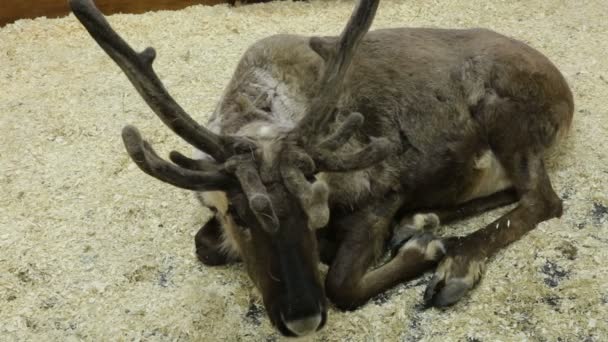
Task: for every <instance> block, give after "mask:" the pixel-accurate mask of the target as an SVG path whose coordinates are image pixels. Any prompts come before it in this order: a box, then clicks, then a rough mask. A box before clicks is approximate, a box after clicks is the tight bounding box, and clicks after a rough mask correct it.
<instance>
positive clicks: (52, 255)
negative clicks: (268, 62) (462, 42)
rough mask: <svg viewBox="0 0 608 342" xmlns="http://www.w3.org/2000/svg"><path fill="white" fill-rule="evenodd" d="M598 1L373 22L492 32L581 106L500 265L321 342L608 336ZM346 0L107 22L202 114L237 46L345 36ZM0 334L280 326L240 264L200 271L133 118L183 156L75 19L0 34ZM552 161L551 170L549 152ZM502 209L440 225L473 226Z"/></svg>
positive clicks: (247, 334)
mask: <svg viewBox="0 0 608 342" xmlns="http://www.w3.org/2000/svg"><path fill="white" fill-rule="evenodd" d="M606 6H607V4H606V2H605V1H602V0H596V1H586V2H582V3H581V2H573V1H572V2H566V1H544V0H531V1H505V2H494V1H452V2H441V3H440V2H434V1H433V2H432V1H429V2H422V1H420V2H402V1H398V0H392V1H391V0H386V1H383V3H382V4H381V6H380V10H379V11H378V15H377V17H376V18H377V19H376V21H375V24H374V27H375V28H381V27H391V26H403V25H410V26H434V27H488V28H492V29H495V30H497V31H499V32H503V33H505V34H508V35H511V36H514V37H517V38H519V39H521V40H523V41H526V42H529V43H530V44H532V45H533V46H535V47H536V48H538V49H539V50H541V51H542V52H544V53H545V54H546V55H548V56H549V57H550V58H551V59H552V60H553V61H554V62H555V63H556V64H557V66H558V67H559V68H560V69H561V70H562V72H563V73H564V75H565V77H566V78H567V79H568V81H569V83H570V84H571V86H572V89H573V92H574V94H575V100H576V103H577V108H576V114H575V120H574V127H573V129H572V132H571V133H572V134H571V137H570V139H569V140H567V141H566V143H565V146H564V148H563V149H562V150H560V152H559V154H558V156H557V158H554V159H553V162H551V165H552V171H551V176H552V179H553V182H554V185H555V188H556V189H558V193H559V194H560V195H561V197H562V198H563V199H564V205H565V214H564V216H563V217H562V218H561V219H560V220H551V221H549V222H545V223H542V224H541V225H540V226H539V227H538V228H537V229H536V230H535V231H533V232H532V233H530V234H528V235H527V236H525V238H524V239H522V240H521V241H519V242H517V243H515V244H513V245H512V246H511V247H510V248H508V249H507V250H505V251H504V252H501V253H499V254H498V256H496V257H495V258H493V259H492V260H491V262H490V263H489V265H488V269H487V272H486V274H485V277H484V279H483V280H482V282H481V284H480V285H479V286H478V288H477V289H476V290H475V291H474V292H473V293H472V295H471V296H470V297H468V298H466V299H465V300H463V301H462V302H461V303H459V304H458V305H456V306H454V307H452V308H450V309H448V310H436V309H429V310H423V309H422V308H421V306H420V303H421V296H422V292H423V290H424V286H425V282H426V280H428V276H426V277H423V278H421V279H419V280H416V281H413V282H411V283H407V284H403V285H401V286H398V287H396V288H395V289H393V290H391V291H388V292H387V293H386V294H384V295H382V296H379V297H378V298H376V299H374V300H372V301H371V302H370V303H368V304H367V305H365V306H364V307H362V308H361V309H359V310H356V311H354V312H339V311H336V310H333V309H332V310H331V311H330V314H329V315H330V316H329V322H328V324H327V326H326V327H325V329H323V330H322V331H321V332H320V333H319V334H317V335H315V336H314V337H312V338H311V339H312V340H319V341H342V340H352V341H363V340H364V341H395V340H401V341H414V340H425V341H465V340H466V341H499V340H502V341H513V340H518V341H523V340H529V341H606V340H608V327H607V320H608V286H607V282H608V266H607V264H608V258H607V252H606V251H607V249H608V182H607V181H606V179H607V177H608V163H607V161H608V150H607V149H606V146H607V145H608V135H607V133H608V117H607V115H608V113H607V111H608V102H607V100H606V99H608V58H606V56H607V55H608V44H607V43H606V32H608V22H607V21H606V20H605V11H606V8H607V7H606ZM351 9H352V2H350V1H311V2H309V3H306V2H294V3H291V2H275V3H268V4H259V5H252V6H246V7H237V8H230V7H228V6H215V7H204V6H195V7H191V8H189V9H186V10H183V11H177V12H157V13H147V14H144V15H115V16H112V17H110V21H111V23H112V24H113V25H115V28H116V29H117V30H118V31H119V32H121V33H122V34H124V36H125V37H127V40H128V41H129V42H130V43H132V44H133V45H134V46H136V47H138V48H143V47H145V46H147V45H148V44H149V45H152V46H155V47H156V48H157V50H158V54H159V57H158V59H157V62H156V64H155V65H156V68H157V70H158V72H159V74H160V76H161V78H162V79H163V80H164V82H165V84H166V85H167V87H168V88H169V89H170V90H171V91H172V93H173V94H174V96H175V97H176V98H177V100H178V102H180V103H181V104H183V106H184V107H185V108H187V109H188V110H189V111H190V112H191V113H193V115H196V117H197V118H198V119H199V120H201V121H203V122H204V120H205V119H206V116H207V115H208V114H209V113H210V112H211V110H212V109H213V106H214V104H215V101H216V100H217V99H218V98H219V95H220V93H221V91H222V89H223V86H224V85H225V84H226V83H227V82H228V80H229V77H230V75H231V72H232V70H233V69H234V67H235V65H236V63H237V61H238V59H239V57H240V55H241V54H242V53H243V51H244V50H245V49H246V48H247V46H248V45H250V44H251V43H252V42H254V41H255V40H257V39H260V38H262V37H265V36H267V35H270V34H274V33H287V32H291V33H301V34H335V33H337V32H338V31H339V30H340V29H341V27H342V25H343V23H344V22H345V20H346V19H347V17H348V15H349V13H350V11H351ZM0 90H1V91H0V128H1V131H0V136H1V137H2V143H1V144H0V158H1V159H0V169H1V173H0V187H1V189H2V192H1V193H2V196H1V198H0V204H1V205H0V336H2V338H1V339H2V340H3V341H13V340H14V341H34V340H38V341H43V340H44V341H47V340H55V341H72V340H88V341H102V340H149V341H169V340H171V341H174V340H179V341H216V340H217V341H219V340H221V341H238V340H241V341H249V340H251V341H254V340H255V341H257V340H269V341H273V340H278V339H280V337H279V336H278V334H277V332H275V330H274V329H272V327H271V326H270V323H269V321H268V319H267V318H266V315H265V312H264V309H263V306H262V304H261V301H260V298H259V295H257V294H256V292H255V290H254V288H253V286H252V284H251V282H250V281H249V279H248V278H247V276H246V274H245V272H244V270H243V267H242V265H234V266H229V267H218V268H208V267H204V266H202V265H201V264H200V263H199V262H198V261H197V259H196V257H195V255H194V247H193V239H192V237H193V236H194V234H195V233H196V231H197V228H198V227H200V226H201V225H202V224H203V223H204V222H205V220H206V219H208V217H209V212H208V211H207V210H206V209H201V208H200V207H199V204H198V203H197V202H196V200H195V199H194V198H193V196H192V195H191V194H190V193H188V192H187V191H183V190H180V189H176V188H173V187H170V186H168V185H165V184H162V183H160V182H158V181H156V180H154V179H152V178H150V177H148V176H146V175H144V174H143V173H142V172H141V171H140V170H139V169H137V168H136V167H135V166H134V165H133V163H132V162H130V160H129V159H128V157H127V155H126V153H125V152H124V150H123V146H122V143H121V141H120V130H121V127H122V126H123V125H125V124H126V123H131V124H135V125H137V126H138V127H139V128H140V129H141V130H142V132H144V134H145V136H146V137H148V138H149V139H151V141H152V143H153V144H154V145H155V146H157V147H158V148H159V149H160V150H161V151H162V152H163V153H166V152H168V151H169V150H170V149H173V148H177V149H179V150H182V151H188V150H189V147H187V146H186V145H185V143H183V142H181V141H179V140H178V139H177V138H176V137H174V136H173V135H172V134H171V133H170V132H169V130H168V129H166V128H165V127H164V126H163V125H162V124H161V123H160V121H159V120H158V119H157V118H155V116H154V115H153V114H152V112H151V111H150V110H149V109H148V108H147V107H146V105H145V104H144V103H143V101H142V100H141V99H140V98H139V96H138V95H137V94H136V92H135V91H134V90H133V89H132V86H131V85H130V84H129V83H128V82H127V80H126V78H125V77H124V76H123V75H122V73H121V72H120V71H119V69H118V68H117V67H116V66H115V65H114V64H113V62H111V60H110V59H109V58H108V57H107V56H106V55H105V54H104V53H102V51H101V50H100V49H99V48H98V47H97V45H95V44H94V42H93V41H92V39H91V38H90V37H89V36H88V35H87V34H86V33H85V31H84V29H83V28H82V27H81V26H80V25H79V24H78V23H77V21H76V20H75V18H74V17H73V16H69V17H67V18H62V19H37V20H24V21H19V22H17V23H15V24H11V25H8V26H6V27H4V28H0ZM555 161H559V162H558V163H556V162H555ZM499 212H500V211H495V212H492V213H488V214H486V215H482V216H480V217H477V218H474V219H472V220H469V221H466V222H463V223H459V224H455V225H453V226H451V227H445V228H444V229H443V231H442V233H443V234H448V233H450V234H452V233H454V234H464V233H466V232H470V231H472V230H474V229H475V228H476V227H481V225H483V224H484V223H488V222H490V221H491V220H492V218H495V217H496V216H497V215H498V214H499Z"/></svg>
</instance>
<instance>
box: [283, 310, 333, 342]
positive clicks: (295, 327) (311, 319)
mask: <svg viewBox="0 0 608 342" xmlns="http://www.w3.org/2000/svg"><path fill="white" fill-rule="evenodd" d="M281 319H283V323H285V326H286V327H287V329H289V331H291V332H292V333H293V334H294V335H296V336H298V337H300V336H306V335H308V334H311V333H313V332H315V331H317V330H318V329H319V327H320V325H321V323H322V321H323V315H322V314H321V313H318V314H315V315H312V316H308V317H304V318H299V319H294V320H290V321H288V320H285V319H284V318H283V317H281Z"/></svg>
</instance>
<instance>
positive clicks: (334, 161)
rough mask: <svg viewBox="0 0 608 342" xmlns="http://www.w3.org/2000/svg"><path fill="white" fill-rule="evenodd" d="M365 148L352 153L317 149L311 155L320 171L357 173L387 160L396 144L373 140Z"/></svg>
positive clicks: (379, 139) (383, 140)
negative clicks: (356, 171)
mask: <svg viewBox="0 0 608 342" xmlns="http://www.w3.org/2000/svg"><path fill="white" fill-rule="evenodd" d="M371 139H372V141H371V142H370V143H369V144H367V145H365V147H363V148H361V149H360V150H358V151H356V152H352V153H345V154H343V153H335V152H333V151H331V150H328V149H321V148H315V149H313V150H312V151H311V152H310V154H311V157H312V158H313V159H314V161H315V165H316V166H317V168H318V169H319V170H323V171H329V172H344V171H355V170H361V169H365V168H368V167H370V166H373V165H375V164H378V163H379V162H381V161H383V160H384V159H386V158H387V157H388V156H389V155H390V154H391V153H392V152H393V150H394V146H395V144H393V143H391V142H390V141H389V139H387V138H371Z"/></svg>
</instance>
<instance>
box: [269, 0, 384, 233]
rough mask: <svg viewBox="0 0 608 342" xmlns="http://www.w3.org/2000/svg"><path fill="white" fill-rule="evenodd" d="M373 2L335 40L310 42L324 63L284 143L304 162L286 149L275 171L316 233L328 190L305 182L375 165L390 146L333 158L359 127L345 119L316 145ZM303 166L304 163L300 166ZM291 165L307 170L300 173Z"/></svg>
mask: <svg viewBox="0 0 608 342" xmlns="http://www.w3.org/2000/svg"><path fill="white" fill-rule="evenodd" d="M378 3H379V0H361V1H359V3H358V5H357V7H356V8H355V10H354V12H353V14H352V16H351V17H350V19H349V21H348V23H347V25H346V27H345V28H344V30H343V31H342V34H341V35H340V37H339V38H338V39H337V40H336V41H334V40H327V39H323V38H320V37H313V38H311V39H310V43H309V44H310V47H311V49H313V50H314V51H315V52H317V54H319V56H321V58H322V59H323V60H324V62H325V66H324V71H323V74H322V75H321V78H320V82H319V89H318V91H317V95H316V96H315V97H314V98H313V99H312V101H311V103H310V105H309V107H308V110H307V111H306V113H305V114H304V117H303V118H302V120H300V122H299V123H298V125H297V126H296V128H295V129H294V130H293V131H292V132H290V136H289V139H291V140H292V141H296V142H297V143H296V144H294V145H300V146H302V148H303V149H304V150H305V151H306V152H305V153H306V154H307V156H306V158H304V157H302V154H303V153H301V152H298V153H296V154H298V155H299V156H298V157H297V158H294V157H293V154H294V151H293V149H291V150H290V149H287V150H286V152H285V153H286V154H291V155H292V156H286V157H285V158H284V162H283V163H282V166H281V173H282V175H283V180H284V182H285V184H286V186H287V188H288V189H289V190H290V192H291V193H292V194H293V195H295V196H297V197H298V198H299V200H300V202H301V204H302V207H303V208H304V210H306V212H307V214H308V218H309V224H310V225H311V226H312V227H313V228H318V227H321V226H323V225H325V224H326V223H327V221H328V220H329V209H328V203H327V200H328V193H327V192H328V190H327V186H326V185H325V184H322V183H321V181H316V182H315V183H313V184H310V183H309V182H308V181H307V180H306V176H310V175H311V174H312V173H313V172H320V171H330V172H339V171H353V170H359V169H364V168H367V167H370V166H373V165H374V164H377V163H379V162H381V161H382V160H384V159H386V157H388V156H389V155H390V153H391V152H392V151H393V150H394V147H393V146H394V145H393V144H391V143H390V142H389V140H388V139H386V138H371V142H370V143H369V144H368V145H367V146H365V147H363V148H362V149H361V150H359V151H356V152H354V153H348V154H344V153H339V152H336V150H338V149H339V148H340V147H342V146H343V145H344V144H345V143H346V142H347V141H348V140H349V139H350V137H351V136H352V135H353V134H354V133H355V132H356V131H357V129H359V128H360V127H361V125H362V124H363V120H364V117H363V115H361V114H360V113H351V114H350V115H348V116H347V117H346V119H345V120H344V121H343V122H342V123H341V125H340V126H339V127H338V129H337V130H336V131H335V132H334V133H333V134H331V135H330V136H329V137H327V138H326V139H324V140H323V141H321V142H319V141H318V140H319V132H326V130H327V129H326V128H327V124H328V122H329V121H330V120H331V119H332V118H334V117H335V115H334V113H335V110H336V105H337V103H338V100H339V98H340V93H341V92H342V83H343V81H344V77H345V76H346V73H347V71H348V68H349V66H350V64H351V61H352V58H353V55H354V53H355V50H356V48H357V46H358V45H359V43H360V42H361V40H362V38H363V36H364V35H365V34H366V33H367V31H368V30H369V28H370V26H371V24H372V21H373V18H374V15H375V13H376V9H377V8H378ZM303 160H308V161H307V162H304V163H303V162H302V161H303ZM294 164H312V165H313V166H312V167H307V168H301V167H298V166H297V165H294Z"/></svg>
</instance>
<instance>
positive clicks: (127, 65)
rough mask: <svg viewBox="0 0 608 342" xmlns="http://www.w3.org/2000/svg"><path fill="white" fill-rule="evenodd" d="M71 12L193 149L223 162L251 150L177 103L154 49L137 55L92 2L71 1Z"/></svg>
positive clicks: (158, 114)
mask: <svg viewBox="0 0 608 342" xmlns="http://www.w3.org/2000/svg"><path fill="white" fill-rule="evenodd" d="M70 6H71V8H72V12H74V14H75V15H76V17H77V18H78V20H80V22H81V23H82V24H83V25H84V27H85V28H86V29H87V31H88V32H89V33H90V34H91V37H93V39H95V41H96V42H97V43H98V44H99V46H100V47H101V48H102V49H103V50H104V51H105V52H106V53H107V54H108V55H109V56H110V57H111V58H112V59H113V60H114V62H116V64H118V66H119V67H120V68H121V69H122V70H123V72H124V73H125V75H127V77H128V78H129V80H130V81H131V83H132V84H133V85H134V86H135V88H136V89H137V91H138V92H139V94H140V95H141V97H142V98H143V99H144V100H145V101H146V103H147V104H148V106H150V108H151V109H152V110H153V111H154V112H155V113H156V115H157V116H158V117H159V118H160V119H161V120H162V121H163V122H164V123H165V124H166V125H167V126H168V127H169V128H171V130H173V132H175V133H176V134H177V135H179V136H180V137H182V138H183V139H184V140H186V141H187V142H188V143H190V144H191V145H193V146H195V147H196V148H198V149H200V150H201V151H205V152H206V153H208V154H209V155H211V156H212V157H213V158H214V159H215V160H216V161H218V162H223V161H225V160H226V159H228V158H229V157H230V156H232V155H234V154H235V153H236V152H237V151H236V150H237V149H247V148H251V146H250V145H249V144H248V143H247V142H246V141H244V140H242V139H239V138H236V137H228V136H220V135H216V134H214V133H213V132H211V131H209V130H208V129H206V128H205V127H203V126H201V125H199V124H198V123H197V122H196V121H194V120H193V119H192V117H190V115H188V113H186V112H185V111H184V109H183V108H182V107H181V106H180V105H179V104H177V102H175V100H174V99H173V98H172V97H171V95H169V93H168V92H167V90H166V89H165V87H164V86H163V84H162V82H161V81H160V79H159V78H158V76H157V75H156V73H155V72H154V69H153V68H152V62H153V61H154V58H155V57H156V52H155V51H154V49H153V48H151V47H148V48H146V49H145V50H144V51H143V52H141V53H137V52H135V51H134V50H133V49H132V48H131V46H129V44H127V43H126V42H125V41H124V40H123V39H122V38H121V37H120V36H119V35H118V34H117V33H116V32H115V31H114V30H113V29H112V27H111V26H110V24H109V23H108V22H107V21H106V19H105V18H104V16H103V14H101V12H100V11H99V9H97V7H95V4H94V3H93V1H92V0H70Z"/></svg>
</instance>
